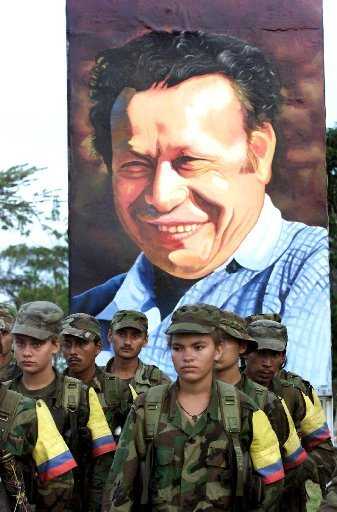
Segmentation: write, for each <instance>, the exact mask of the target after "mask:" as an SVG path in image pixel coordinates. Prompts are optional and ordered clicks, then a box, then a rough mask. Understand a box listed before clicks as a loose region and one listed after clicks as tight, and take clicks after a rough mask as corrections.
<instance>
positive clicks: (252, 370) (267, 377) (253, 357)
mask: <svg viewBox="0 0 337 512" xmlns="http://www.w3.org/2000/svg"><path fill="white" fill-rule="evenodd" d="M283 360H284V354H283V352H276V351H275V350H256V351H255V352H252V353H251V354H249V355H247V356H246V363H247V367H246V371H247V375H248V377H250V378H251V379H252V380H255V381H256V382H258V383H259V384H262V386H266V387H269V386H270V384H271V381H272V379H273V377H274V376H275V375H276V373H277V372H278V371H279V370H280V368H281V366H282V363H283Z"/></svg>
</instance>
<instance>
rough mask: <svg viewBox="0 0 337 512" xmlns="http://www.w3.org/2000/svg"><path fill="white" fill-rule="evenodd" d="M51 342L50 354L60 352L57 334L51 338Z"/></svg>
mask: <svg viewBox="0 0 337 512" xmlns="http://www.w3.org/2000/svg"><path fill="white" fill-rule="evenodd" d="M51 343H52V347H53V348H52V354H58V353H59V352H60V348H61V343H60V338H59V337H58V336H57V337H55V338H52V339H51Z"/></svg>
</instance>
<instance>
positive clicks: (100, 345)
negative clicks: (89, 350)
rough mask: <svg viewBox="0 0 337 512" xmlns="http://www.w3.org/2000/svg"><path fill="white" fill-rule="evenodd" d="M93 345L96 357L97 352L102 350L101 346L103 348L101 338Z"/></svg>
mask: <svg viewBox="0 0 337 512" xmlns="http://www.w3.org/2000/svg"><path fill="white" fill-rule="evenodd" d="M95 347H96V350H95V355H96V357H97V356H98V354H99V353H100V352H101V351H102V348H103V345H102V342H101V340H99V341H97V342H96V343H95Z"/></svg>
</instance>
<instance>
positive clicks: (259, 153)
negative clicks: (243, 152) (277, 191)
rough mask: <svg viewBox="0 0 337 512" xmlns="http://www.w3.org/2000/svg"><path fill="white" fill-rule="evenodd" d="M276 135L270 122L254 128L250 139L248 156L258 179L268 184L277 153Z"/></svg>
mask: <svg viewBox="0 0 337 512" xmlns="http://www.w3.org/2000/svg"><path fill="white" fill-rule="evenodd" d="M275 145H276V136H275V132H274V129H273V127H272V125H271V124H270V123H263V124H262V126H259V127H257V128H256V129H255V130H253V131H252V132H251V134H250V136H249V140H248V158H249V160H250V163H251V165H252V167H253V170H254V172H255V174H256V176H257V179H258V180H259V181H260V182H261V183H262V184H263V185H267V183H269V181H270V179H271V168H272V162H273V158H274V153H275Z"/></svg>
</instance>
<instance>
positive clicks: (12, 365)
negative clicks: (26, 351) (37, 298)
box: [0, 304, 21, 382]
mask: <svg viewBox="0 0 337 512" xmlns="http://www.w3.org/2000/svg"><path fill="white" fill-rule="evenodd" d="M15 316H16V311H15V309H14V308H13V307H12V306H10V305H8V304H0V331H2V332H5V333H10V332H11V329H12V327H13V324H14V320H15ZM20 374H21V370H20V368H19V367H18V365H17V364H16V361H15V357H14V354H13V352H12V353H11V358H10V360H9V361H8V363H6V364H5V365H3V366H0V382H5V381H7V380H10V379H14V378H15V377H17V376H18V375H20Z"/></svg>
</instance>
